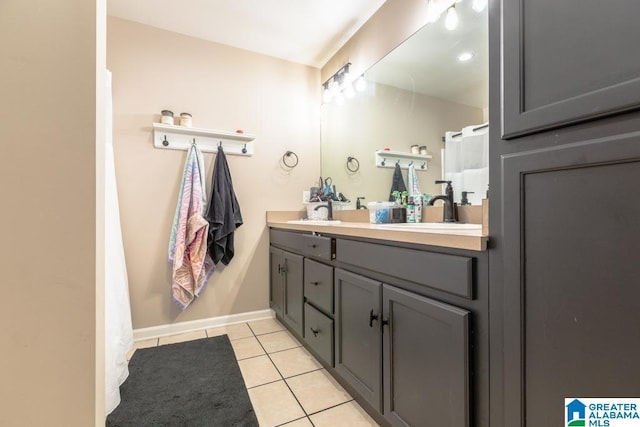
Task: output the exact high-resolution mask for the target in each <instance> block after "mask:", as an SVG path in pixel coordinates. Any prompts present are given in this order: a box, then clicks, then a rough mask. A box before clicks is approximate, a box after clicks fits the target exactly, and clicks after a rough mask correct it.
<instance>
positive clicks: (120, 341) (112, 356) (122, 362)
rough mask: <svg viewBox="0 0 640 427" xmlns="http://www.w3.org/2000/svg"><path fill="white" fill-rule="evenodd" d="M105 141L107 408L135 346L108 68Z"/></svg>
mask: <svg viewBox="0 0 640 427" xmlns="http://www.w3.org/2000/svg"><path fill="white" fill-rule="evenodd" d="M106 74H107V79H106V80H107V82H106V84H107V94H106V98H107V102H106V123H105V125H106V126H105V127H106V138H105V140H106V143H105V285H104V286H105V290H104V293H105V298H104V299H105V385H106V390H105V410H106V413H107V414H109V413H110V412H111V411H113V410H114V409H115V408H116V406H118V404H120V385H121V384H122V383H123V382H124V380H126V379H127V377H128V376H129V369H128V367H127V357H126V355H127V352H128V351H129V350H130V349H131V348H132V346H133V328H132V325H131V307H130V305H129V284H128V280H127V266H126V264H125V259H124V246H123V244H122V231H121V228H120V209H119V205H118V189H117V187H116V171H115V165H114V158H113V129H112V128H113V112H112V108H113V106H112V104H113V103H112V100H111V72H110V71H107V73H106Z"/></svg>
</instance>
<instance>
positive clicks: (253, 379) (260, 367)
mask: <svg viewBox="0 0 640 427" xmlns="http://www.w3.org/2000/svg"><path fill="white" fill-rule="evenodd" d="M238 365H239V366H240V371H242V378H244V383H245V385H246V386H247V388H249V387H255V386H259V385H262V384H267V383H271V382H274V381H278V380H281V379H282V377H281V376H280V374H279V373H278V370H277V369H276V367H275V366H273V363H271V360H270V359H269V357H268V356H266V355H264V356H258V357H252V358H250V359H244V360H240V361H238Z"/></svg>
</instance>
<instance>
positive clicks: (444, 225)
mask: <svg viewBox="0 0 640 427" xmlns="http://www.w3.org/2000/svg"><path fill="white" fill-rule="evenodd" d="M378 227H379V228H383V229H392V230H424V231H429V230H434V231H438V230H442V231H452V230H457V231H482V224H463V223H459V222H418V223H411V222H407V223H397V224H379V225H378Z"/></svg>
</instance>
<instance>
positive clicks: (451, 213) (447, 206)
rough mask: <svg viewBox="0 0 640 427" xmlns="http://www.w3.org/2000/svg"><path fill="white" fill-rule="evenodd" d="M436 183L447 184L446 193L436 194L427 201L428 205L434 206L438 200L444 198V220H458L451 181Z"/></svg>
mask: <svg viewBox="0 0 640 427" xmlns="http://www.w3.org/2000/svg"><path fill="white" fill-rule="evenodd" d="M436 184H447V188H446V189H445V194H444V195H440V196H435V197H434V198H432V199H431V200H429V201H428V202H427V205H428V206H433V204H434V202H435V201H436V200H442V201H443V202H444V206H443V209H442V222H458V220H457V218H456V211H455V204H454V203H453V187H452V186H451V181H436Z"/></svg>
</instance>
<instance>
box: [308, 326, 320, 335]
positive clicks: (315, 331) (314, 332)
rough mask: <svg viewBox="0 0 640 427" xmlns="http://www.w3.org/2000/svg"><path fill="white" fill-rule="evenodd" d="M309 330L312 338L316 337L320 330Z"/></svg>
mask: <svg viewBox="0 0 640 427" xmlns="http://www.w3.org/2000/svg"><path fill="white" fill-rule="evenodd" d="M309 329H310V330H311V332H312V333H313V336H314V337H317V336H318V333H320V329H313V328H309Z"/></svg>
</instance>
